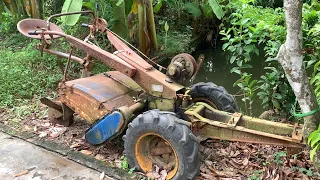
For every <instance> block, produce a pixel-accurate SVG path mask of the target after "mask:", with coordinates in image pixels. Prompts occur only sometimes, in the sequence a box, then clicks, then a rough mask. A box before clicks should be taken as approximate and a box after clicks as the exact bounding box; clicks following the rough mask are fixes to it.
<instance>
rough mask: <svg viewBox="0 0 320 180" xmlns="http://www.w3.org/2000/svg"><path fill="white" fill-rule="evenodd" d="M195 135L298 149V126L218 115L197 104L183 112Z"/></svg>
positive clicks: (218, 113) (300, 138)
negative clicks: (189, 121)
mask: <svg viewBox="0 0 320 180" xmlns="http://www.w3.org/2000/svg"><path fill="white" fill-rule="evenodd" d="M185 114H187V116H188V117H189V119H190V120H191V122H192V131H193V133H194V134H195V135H198V136H202V137H208V138H215V139H221V140H230V141H240V142H248V143H258V144H269V145H278V146H286V147H297V148H301V147H304V146H305V142H304V141H303V138H302V126H301V125H298V124H295V125H291V124H285V123H279V122H272V121H268V120H263V119H258V118H253V117H249V116H243V115H242V114H240V113H234V114H232V113H228V112H224V111H219V110H216V109H214V108H212V107H211V106H209V105H208V104H206V103H202V102H198V103H196V104H195V105H193V106H191V107H190V108H189V109H187V111H186V112H185Z"/></svg>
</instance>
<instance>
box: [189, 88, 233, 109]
mask: <svg viewBox="0 0 320 180" xmlns="http://www.w3.org/2000/svg"><path fill="white" fill-rule="evenodd" d="M189 94H190V95H191V97H192V99H193V101H194V102H205V103H207V104H209V105H211V106H212V107H214V108H216V109H218V110H221V111H226V112H230V113H234V112H236V111H237V109H238V108H237V106H236V104H235V101H234V98H233V97H232V96H231V95H230V94H229V93H228V92H227V90H226V89H225V88H224V87H222V86H217V85H215V84H213V83H212V82H209V83H203V82H201V83H197V84H194V85H192V87H191V90H190V92H189Z"/></svg>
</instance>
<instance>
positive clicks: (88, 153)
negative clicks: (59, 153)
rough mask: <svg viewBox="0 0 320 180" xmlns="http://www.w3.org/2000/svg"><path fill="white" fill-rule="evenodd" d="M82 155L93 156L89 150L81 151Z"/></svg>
mask: <svg viewBox="0 0 320 180" xmlns="http://www.w3.org/2000/svg"><path fill="white" fill-rule="evenodd" d="M80 152H81V153H82V154H85V155H91V154H92V151H89V150H85V149H84V150H81V151H80Z"/></svg>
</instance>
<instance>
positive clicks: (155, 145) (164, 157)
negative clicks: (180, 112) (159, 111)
mask: <svg viewBox="0 0 320 180" xmlns="http://www.w3.org/2000/svg"><path fill="white" fill-rule="evenodd" d="M135 156H136V159H137V162H138V164H139V166H140V168H141V169H142V171H144V172H152V168H153V167H152V166H153V165H154V164H156V165H158V166H160V167H164V168H165V169H166V170H167V172H168V175H167V177H166V179H171V178H173V177H174V176H175V174H176V173H177V171H178V157H177V154H176V151H175V150H174V148H173V146H172V145H171V144H170V143H169V142H168V140H166V139H165V138H164V137H162V136H160V135H158V134H155V133H147V134H144V135H143V136H141V137H139V139H138V140H137V143H136V145H135Z"/></svg>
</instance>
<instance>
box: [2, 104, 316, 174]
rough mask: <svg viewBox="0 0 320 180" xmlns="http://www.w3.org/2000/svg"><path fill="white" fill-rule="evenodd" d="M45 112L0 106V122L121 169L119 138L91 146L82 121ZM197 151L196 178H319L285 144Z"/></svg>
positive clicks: (217, 145)
mask: <svg viewBox="0 0 320 180" xmlns="http://www.w3.org/2000/svg"><path fill="white" fill-rule="evenodd" d="M45 113H46V107H44V106H42V105H41V106H40V107H39V108H38V110H37V111H36V112H34V113H31V114H29V115H28V116H26V117H25V118H23V119H21V120H20V121H17V120H15V121H14V122H12V120H11V119H12V115H10V114H9V113H8V112H7V111H6V110H4V109H3V110H2V111H1V110H0V123H3V124H6V125H9V126H11V127H14V128H16V130H19V131H28V132H33V133H34V134H35V135H36V136H38V137H41V138H45V139H47V140H48V141H54V142H57V143H61V144H64V145H67V146H69V147H70V148H71V149H73V150H75V151H80V152H81V153H83V154H85V155H88V156H93V157H95V158H96V159H98V160H101V161H105V162H106V164H107V165H108V166H112V167H118V168H123V164H122V162H123V157H122V152H123V141H122V139H121V137H118V138H115V139H114V140H112V141H111V142H107V143H105V144H103V145H100V146H91V145H89V144H88V143H86V142H85V139H84V133H85V130H87V129H88V128H89V124H87V123H86V122H85V121H84V120H82V119H81V118H79V117H76V118H75V122H74V124H72V125H71V126H70V127H63V126H60V125H54V124H52V123H50V121H49V120H48V119H47V117H46V115H44V114H45ZM200 151H201V162H202V163H201V167H200V175H199V176H198V180H204V179H213V180H214V179H219V180H233V179H235V180H238V179H241V180H242V179H250V180H256V179H268V180H282V179H303V180H307V179H320V176H319V174H318V173H317V172H316V171H315V169H314V168H313V167H312V165H311V162H310V160H309V151H308V150H307V149H303V150H300V151H299V152H298V153H297V154H293V155H290V154H288V153H287V148H285V147H274V146H269V145H258V144H248V143H240V142H228V141H220V140H213V139H207V140H205V141H202V142H201V143H200Z"/></svg>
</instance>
